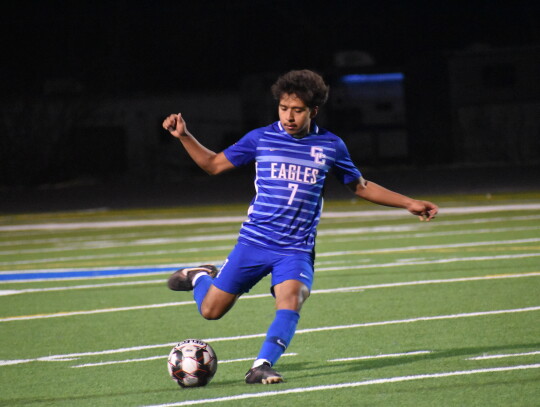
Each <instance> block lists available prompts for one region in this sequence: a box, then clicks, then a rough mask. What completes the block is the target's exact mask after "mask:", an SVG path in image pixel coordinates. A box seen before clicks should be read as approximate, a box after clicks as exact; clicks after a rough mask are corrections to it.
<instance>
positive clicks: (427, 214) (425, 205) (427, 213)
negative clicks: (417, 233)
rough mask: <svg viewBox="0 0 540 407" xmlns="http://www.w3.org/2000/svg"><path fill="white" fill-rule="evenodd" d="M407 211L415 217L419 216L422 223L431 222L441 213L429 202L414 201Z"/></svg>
mask: <svg viewBox="0 0 540 407" xmlns="http://www.w3.org/2000/svg"><path fill="white" fill-rule="evenodd" d="M407 210H408V211H409V212H410V213H412V214H413V215H416V216H418V218H419V219H420V220H421V221H426V222H429V221H430V220H431V219H433V218H435V215H437V213H438V212H439V207H438V206H437V205H435V204H434V203H432V202H429V201H418V200H414V201H413V202H412V203H411V204H410V205H409V206H408V207H407Z"/></svg>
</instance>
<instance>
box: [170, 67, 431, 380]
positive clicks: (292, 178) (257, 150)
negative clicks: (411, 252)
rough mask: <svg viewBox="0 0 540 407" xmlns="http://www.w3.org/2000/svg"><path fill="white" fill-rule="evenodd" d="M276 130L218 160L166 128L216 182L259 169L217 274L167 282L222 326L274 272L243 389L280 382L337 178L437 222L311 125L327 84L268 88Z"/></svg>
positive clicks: (316, 78)
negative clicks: (261, 336)
mask: <svg viewBox="0 0 540 407" xmlns="http://www.w3.org/2000/svg"><path fill="white" fill-rule="evenodd" d="M271 90H272V94H273V96H274V98H275V99H276V100H277V101H278V113H279V121H276V122H275V123H272V124H270V125H268V126H266V127H262V128H258V129H255V130H253V131H250V132H249V133H247V134H246V135H245V136H244V137H243V138H241V139H240V140H239V141H238V142H237V143H235V144H233V145H232V146H230V147H228V148H226V149H225V150H224V151H222V152H220V153H215V152H213V151H211V150H209V149H207V148H206V147H204V146H203V145H201V144H200V143H199V142H198V141H197V139H196V138H195V137H194V136H193V135H192V134H191V133H190V132H189V131H188V130H187V127H186V122H185V120H184V118H183V117H182V115H181V114H180V113H179V114H171V115H170V116H168V117H167V118H166V119H165V120H164V121H163V127H164V128H165V129H166V130H168V131H169V132H170V133H171V134H172V135H173V136H174V137H176V138H178V139H179V140H180V142H181V143H182V144H183V146H184V148H185V149H186V151H187V152H188V154H189V155H190V157H191V158H192V159H193V160H194V161H195V163H197V165H198V166H199V167H201V168H202V169H203V170H204V171H206V172H207V173H208V174H210V175H216V174H220V173H222V172H224V171H228V170H231V169H233V168H235V167H240V166H243V165H248V164H250V163H253V162H255V168H256V177H255V197H254V198H253V200H252V202H251V205H250V207H249V210H248V216H247V220H246V221H245V222H244V223H243V224H242V227H241V230H240V233H239V237H238V241H237V244H236V246H235V247H234V249H233V250H232V252H231V253H230V254H229V257H228V258H227V259H226V261H225V262H224V264H223V266H222V267H221V270H220V271H219V272H218V270H217V269H216V267H215V266H213V265H203V266H199V267H193V268H184V269H180V270H178V271H176V272H175V273H173V274H172V275H171V276H170V278H169V281H168V286H169V288H170V289H172V290H177V291H190V290H193V296H194V299H195V302H196V303H197V306H198V309H199V312H200V313H201V315H202V316H203V317H204V318H206V319H219V318H221V317H222V316H223V315H225V313H226V312H227V311H229V309H231V307H232V306H233V305H234V303H235V301H236V300H237V299H238V297H240V296H241V295H242V294H244V293H247V292H248V291H249V290H250V289H251V288H252V287H253V286H254V285H255V284H256V283H257V282H258V281H259V280H261V279H262V278H263V277H264V276H266V275H268V274H269V273H271V279H272V281H271V293H272V295H273V296H274V297H275V304H276V313H275V318H274V320H273V322H272V323H271V324H270V327H269V328H268V331H267V335H266V338H265V340H264V342H263V344H262V347H261V349H260V352H259V355H258V357H257V359H256V360H255V362H254V363H253V366H252V368H251V369H250V370H249V371H248V372H247V373H246V376H245V381H246V383H250V384H251V383H264V384H270V383H279V382H282V381H283V378H282V376H281V374H279V373H278V372H277V371H276V370H274V368H273V366H274V365H275V364H276V362H277V361H278V359H279V358H280V356H281V355H282V354H283V352H284V351H285V350H286V349H287V347H288V346H289V344H290V342H291V340H292V338H293V336H294V333H295V331H296V326H297V324H298V320H299V317H300V314H299V313H300V309H301V308H302V305H303V303H304V302H305V301H306V299H307V298H308V297H309V294H310V290H311V286H312V282H313V273H314V258H315V254H314V253H315V252H314V247H315V236H316V228H317V225H318V223H319V220H320V216H321V210H322V202H323V189H324V183H325V180H326V177H327V176H328V173H329V171H330V170H332V171H333V173H334V175H335V176H336V177H337V178H338V179H339V181H340V182H341V183H343V184H345V185H346V186H348V187H349V188H350V189H351V190H352V191H353V192H354V193H355V194H356V195H357V196H359V197H361V198H363V199H366V200H368V201H371V202H374V203H376V204H380V205H386V206H392V207H397V208H403V209H406V210H408V211H409V212H410V213H412V214H413V215H417V216H419V217H420V220H426V221H429V220H431V219H433V217H434V216H435V215H436V214H437V211H438V208H437V205H435V204H433V203H431V202H428V201H419V200H415V199H412V198H409V197H407V196H404V195H401V194H398V193H396V192H392V191H390V190H388V189H386V188H384V187H382V186H380V185H377V184H376V183H374V182H372V181H367V180H365V179H364V178H363V177H362V175H361V173H360V171H359V170H358V169H357V168H356V166H355V165H354V164H353V162H352V161H351V158H350V156H349V152H348V151H347V148H346V146H345V144H344V142H343V141H342V140H341V139H340V138H339V137H338V136H336V135H335V134H333V133H331V132H329V131H328V130H325V129H322V128H320V127H318V126H317V124H316V123H315V122H314V120H313V119H314V118H315V117H316V116H317V113H318V112H319V109H320V108H321V106H323V105H324V103H325V102H326V100H327V98H328V91H329V87H328V86H327V85H326V84H325V82H324V80H323V78H322V77H321V76H320V75H318V74H317V73H315V72H313V71H309V70H299V71H290V72H288V73H286V74H284V75H282V76H281V77H279V78H278V79H277V81H276V82H275V84H274V85H273V86H272V88H271Z"/></svg>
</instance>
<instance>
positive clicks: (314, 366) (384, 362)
mask: <svg viewBox="0 0 540 407" xmlns="http://www.w3.org/2000/svg"><path fill="white" fill-rule="evenodd" d="M538 348H540V343H539V342H537V343H524V344H517V345H499V346H475V347H468V348H454V349H448V350H444V351H433V352H432V353H427V354H421V355H411V356H398V357H389V358H380V359H368V360H365V359H364V360H351V361H343V362H332V363H328V364H322V363H310V364H307V365H306V364H305V363H294V362H293V363H284V364H283V365H282V366H283V368H284V369H283V370H284V372H285V373H286V372H287V371H289V372H291V373H292V372H294V374H296V375H298V374H301V376H302V377H320V376H328V375H330V374H336V373H346V372H359V371H369V370H373V369H381V368H385V367H391V366H402V365H407V364H410V363H414V362H418V361H421V360H426V361H429V360H433V361H434V360H439V359H444V358H449V357H474V356H479V355H482V354H484V353H489V352H496V351H504V352H509V351H512V350H515V351H517V350H522V349H527V350H530V349H538Z"/></svg>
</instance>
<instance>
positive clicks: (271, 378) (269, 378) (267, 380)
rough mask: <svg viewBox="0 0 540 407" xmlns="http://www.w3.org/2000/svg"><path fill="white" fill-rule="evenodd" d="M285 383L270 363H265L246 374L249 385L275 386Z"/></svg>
mask: <svg viewBox="0 0 540 407" xmlns="http://www.w3.org/2000/svg"><path fill="white" fill-rule="evenodd" d="M281 382H283V377H282V376H281V375H280V374H279V373H278V372H276V371H275V370H274V369H272V367H271V366H270V363H268V362H264V363H263V364H262V365H260V366H257V367H253V368H251V369H249V370H248V372H247V373H246V383H247V384H256V383H262V384H274V383H281Z"/></svg>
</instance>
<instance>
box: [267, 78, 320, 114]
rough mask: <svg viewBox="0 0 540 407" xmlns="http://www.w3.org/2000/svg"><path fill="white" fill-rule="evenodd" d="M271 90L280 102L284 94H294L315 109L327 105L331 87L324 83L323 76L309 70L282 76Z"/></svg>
mask: <svg viewBox="0 0 540 407" xmlns="http://www.w3.org/2000/svg"><path fill="white" fill-rule="evenodd" d="M271 90H272V95H273V96H274V98H275V99H276V100H280V99H281V97H282V96H283V95H284V94H289V95H290V94H293V93H294V94H295V95H296V96H297V97H299V98H300V99H302V101H303V102H304V103H305V104H306V106H308V107H310V108H314V107H316V106H322V105H324V104H325V103H326V101H327V100H328V92H329V91H330V87H329V86H328V85H327V84H326V83H325V82H324V79H323V78H322V76H321V75H319V74H317V73H315V72H313V71H310V70H308V69H302V70H298V71H296V70H295V71H289V72H287V73H286V74H283V75H281V76H280V77H279V78H278V79H277V81H276V83H274V84H273V85H272V88H271Z"/></svg>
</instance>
